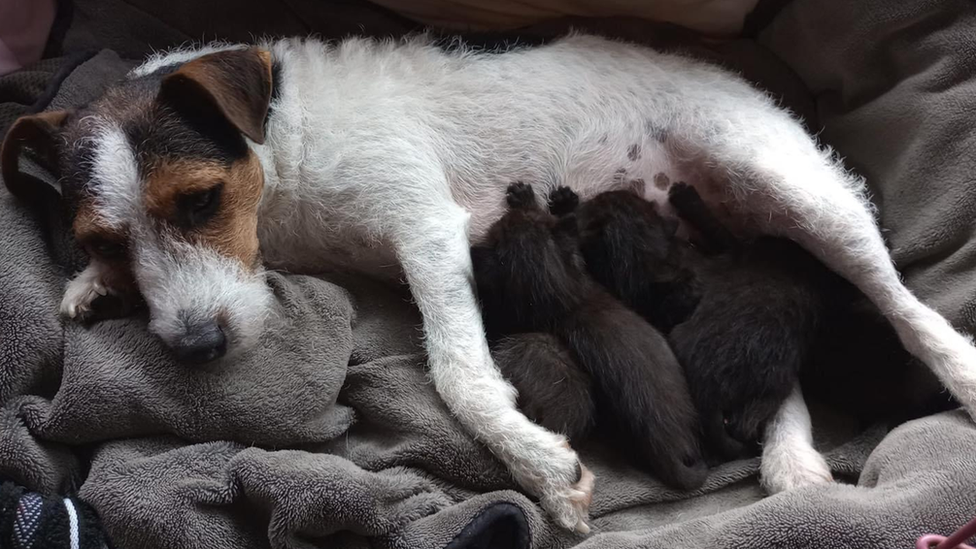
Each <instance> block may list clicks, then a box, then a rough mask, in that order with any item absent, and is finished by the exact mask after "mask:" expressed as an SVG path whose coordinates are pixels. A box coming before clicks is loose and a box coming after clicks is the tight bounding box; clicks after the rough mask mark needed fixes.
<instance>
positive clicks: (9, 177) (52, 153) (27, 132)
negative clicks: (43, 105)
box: [0, 111, 68, 200]
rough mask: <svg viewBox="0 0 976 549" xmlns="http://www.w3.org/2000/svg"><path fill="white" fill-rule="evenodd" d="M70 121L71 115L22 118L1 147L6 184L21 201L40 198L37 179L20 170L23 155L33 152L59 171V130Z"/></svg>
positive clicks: (60, 113)
mask: <svg viewBox="0 0 976 549" xmlns="http://www.w3.org/2000/svg"><path fill="white" fill-rule="evenodd" d="M67 117H68V112H67V111H49V112H42V113H40V114H32V115H28V116H22V117H20V118H18V119H17V121H16V122H14V125H13V126H11V127H10V130H8V131H7V135H6V136H5V137H4V139H3V146H2V147H0V168H2V174H3V182H4V184H5V185H6V186H7V189H8V190H9V191H10V193H11V194H13V195H14V196H15V197H17V198H18V199H21V200H27V199H29V198H31V197H33V196H35V195H36V194H37V192H35V191H37V189H34V188H32V187H34V186H35V185H36V184H37V179H36V178H34V177H32V176H29V175H27V174H25V173H22V172H21V170H20V155H21V152H23V150H24V149H25V148H26V149H31V150H33V151H34V152H35V153H37V154H39V155H40V157H41V160H43V161H45V162H46V163H47V167H49V168H51V169H52V170H57V163H58V158H57V153H58V147H57V138H58V130H60V128H61V126H62V125H63V124H64V121H65V119H66V118H67Z"/></svg>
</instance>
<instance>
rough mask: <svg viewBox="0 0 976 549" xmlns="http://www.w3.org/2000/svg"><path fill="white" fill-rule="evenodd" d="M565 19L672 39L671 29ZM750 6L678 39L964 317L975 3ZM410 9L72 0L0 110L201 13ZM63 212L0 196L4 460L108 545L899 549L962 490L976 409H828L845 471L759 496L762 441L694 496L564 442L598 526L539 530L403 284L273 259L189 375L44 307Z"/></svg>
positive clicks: (50, 90) (138, 326) (62, 238)
mask: <svg viewBox="0 0 976 549" xmlns="http://www.w3.org/2000/svg"><path fill="white" fill-rule="evenodd" d="M194 10H195V11H194ZM221 10H223V12H221ZM228 13H233V17H232V18H233V20H234V21H235V22H234V23H230V19H224V18H223V14H228ZM576 23H577V24H580V23H581V22H580V21H576ZM360 24H362V26H360ZM582 26H584V27H589V28H593V29H595V30H601V31H604V32H610V31H612V33H614V34H616V35H619V36H624V37H626V38H628V39H633V40H642V41H644V42H647V43H650V44H655V45H664V46H667V45H674V44H675V43H677V42H675V41H676V40H679V41H680V40H681V34H682V33H680V32H674V31H672V30H670V29H665V28H661V27H658V26H652V25H648V24H635V23H633V22H630V23H627V24H620V23H618V22H608V21H587V22H582ZM558 27H560V25H548V26H546V27H545V28H544V29H543V28H541V27H540V28H536V29H533V30H531V31H527V33H528V34H535V35H544V34H546V33H551V32H553V31H554V30H558ZM760 27H761V29H760V31H759V32H758V34H757V35H756V36H755V39H754V40H742V41H736V42H731V43H725V44H722V45H716V46H713V47H709V48H706V47H704V46H702V45H700V44H691V43H688V42H684V43H683V45H685V46H691V47H692V49H693V50H694V51H696V52H697V53H699V54H702V55H709V56H711V57H713V58H715V59H716V60H718V61H721V62H725V63H728V64H730V65H732V66H734V67H736V68H738V69H739V70H742V71H743V72H744V73H745V74H746V75H747V76H748V77H750V78H753V79H755V80H757V81H758V82H759V84H760V85H763V86H766V87H767V89H769V90H771V91H772V92H773V93H776V94H778V95H780V96H782V97H783V98H784V101H786V102H787V103H789V104H790V105H791V106H792V107H793V108H794V109H795V110H796V111H797V112H799V113H800V114H802V115H803V116H804V117H805V119H806V122H807V124H808V126H809V127H810V128H811V130H812V131H821V130H822V133H821V134H820V135H821V138H822V140H823V141H824V142H826V143H828V144H830V145H832V146H834V147H835V148H836V149H837V150H838V151H839V152H840V153H841V154H843V155H844V156H845V157H846V158H847V160H848V162H849V166H850V167H851V168H852V169H856V170H858V171H859V172H861V173H862V174H864V175H865V176H867V178H868V181H869V183H870V185H871V191H872V193H873V196H874V198H875V200H876V203H877V204H878V206H879V212H880V213H879V215H880V219H881V223H882V225H883V226H884V228H885V235H886V237H887V239H888V241H889V244H890V246H891V249H892V253H893V255H894V258H895V260H896V261H897V263H898V265H899V266H900V268H901V269H902V270H903V272H904V274H905V277H906V279H907V281H908V282H909V285H910V286H911V287H912V289H913V290H914V291H916V292H917V293H918V294H919V295H920V296H921V297H922V299H923V300H925V301H927V302H928V303H930V304H932V305H933V306H934V307H935V308H936V309H938V310H939V311H940V312H942V313H943V314H945V315H946V316H947V317H948V318H949V319H950V320H951V321H953V322H954V323H956V325H958V326H960V327H963V328H966V329H968V330H970V331H972V329H973V328H974V327H976V307H974V305H976V299H974V298H976V292H974V289H976V277H974V276H973V270H972V269H973V267H974V265H976V239H974V234H973V220H974V213H976V185H974V181H973V180H974V178H976V176H974V174H976V155H973V153H972V151H974V150H976V6H974V5H973V4H972V3H971V2H967V1H966V0H861V1H859V2H849V1H848V0H792V2H789V3H788V4H787V5H785V6H783V7H782V8H781V9H779V10H777V11H775V13H772V14H771V17H769V18H767V20H765V21H763V22H762V24H761V25H760ZM412 28H413V25H412V24H411V23H409V22H408V21H406V20H404V19H401V18H399V17H396V16H393V15H390V14H389V13H387V12H384V11H379V10H376V9H373V8H371V7H369V6H368V5H364V4H359V3H355V2H335V3H334V5H333V4H330V3H324V2H316V1H312V0H308V1H292V2H282V3H281V4H278V3H275V2H257V1H254V2H243V3H242V2H236V3H229V2H209V3H207V5H206V6H196V5H195V4H191V3H189V2H187V3H182V2H175V3H174V2H170V3H164V4H156V3H150V2H148V1H147V2H141V3H140V2H130V3H123V2H120V1H115V0H113V1H101V2H95V1H94V0H85V1H79V2H77V3H75V5H74V13H73V18H72V20H71V25H69V26H67V27H66V28H62V29H60V30H58V29H57V28H56V29H55V30H56V32H54V33H53V37H54V38H55V39H56V40H57V41H58V44H59V45H60V47H61V48H62V51H61V52H60V53H61V57H58V58H56V59H48V60H45V61H42V62H41V63H39V64H37V65H34V66H32V67H28V68H27V69H26V70H24V71H20V72H17V73H14V74H11V75H9V76H7V77H4V78H0V132H2V131H4V130H5V129H6V127H7V126H9V124H10V123H11V122H12V121H13V119H14V118H15V117H16V116H18V115H20V114H23V113H25V112H27V111H28V110H29V109H32V108H33V109H38V108H43V107H47V108H58V107H63V106H70V105H74V104H78V103H82V102H84V101H86V100H87V99H88V98H90V97H92V96H93V95H95V94H97V93H98V91H99V90H100V89H101V87H102V86H104V85H105V83H106V82H108V81H110V80H112V79H114V78H118V77H120V76H122V75H123V74H124V73H125V72H126V71H127V70H128V69H129V68H130V67H131V66H132V65H133V61H132V60H134V59H138V58H139V57H141V56H142V55H144V54H145V53H146V51H147V49H148V48H149V47H156V48H159V47H166V46H170V45H173V44H176V43H179V42H181V41H184V40H186V39H188V38H195V39H199V38H200V37H201V34H202V33H204V32H206V38H215V37H221V38H226V39H231V40H246V39H248V35H249V33H252V32H253V33H260V32H268V33H274V34H305V33H308V32H310V31H318V32H321V33H323V34H325V35H327V36H342V35H344V34H347V33H349V32H359V33H362V32H365V33H369V34H375V35H395V34H401V33H403V32H405V31H409V30H411V29H412ZM562 28H565V25H562ZM98 49H101V51H97V52H96V50H98ZM784 62H785V64H784ZM786 67H789V68H790V69H792V71H794V73H791V72H790V70H789V69H787V68H786ZM34 171H35V174H36V175H37V177H39V178H41V179H48V180H49V181H50V180H51V178H50V176H49V175H48V174H46V172H44V170H43V169H41V168H39V167H35V168H34ZM58 208H59V206H58V204H57V202H56V201H55V200H54V197H53V196H52V201H51V202H49V203H46V204H41V205H35V206H34V207H29V206H27V205H24V204H20V203H17V202H15V201H14V200H13V199H12V197H10V196H9V194H7V193H6V191H0V235H2V236H0V238H2V245H0V296H2V299H0V477H3V478H6V479H9V480H12V481H14V482H16V483H18V484H20V485H23V486H26V487H27V488H29V489H32V490H37V491H40V492H43V493H47V494H55V493H64V492H74V491H77V493H78V495H79V497H80V498H81V499H83V500H85V501H86V502H87V503H89V504H90V505H91V506H92V507H93V508H94V509H95V510H97V512H98V513H99V515H100V517H101V520H102V522H103V526H104V528H105V531H106V532H107V533H108V535H109V536H110V538H111V539H112V542H113V544H114V545H115V546H117V547H131V548H157V547H158V548H179V547H188V548H189V547H208V548H219V547H227V548H245V547H269V546H270V547H349V548H358V547H405V548H406V547H409V548H444V547H451V548H465V547H471V548H489V547H498V548H519V547H568V546H574V545H577V544H578V545H579V546H580V547H600V548H611V547H614V548H630V547H633V548H636V547H662V548H663V547H668V548H675V547H689V548H691V547H696V548H697V547H838V548H840V547H845V548H860V547H863V548H872V549H873V548H878V547H888V548H896V547H905V548H907V547H912V546H913V545H914V541H915V539H916V538H917V537H918V536H920V535H921V534H924V533H928V532H939V533H948V532H949V531H952V530H953V529H955V528H956V527H958V526H959V525H961V524H962V523H964V522H966V521H967V520H968V519H970V518H972V516H973V514H974V512H976V491H973V489H972V487H973V486H974V485H976V453H974V451H973V450H974V449H976V428H974V426H973V424H972V422H971V421H970V420H969V418H968V417H967V416H966V415H965V414H963V413H962V412H960V411H955V412H949V413H945V414H941V415H937V416H932V417H928V418H923V419H921V420H917V421H913V422H910V423H907V424H904V425H901V426H899V427H897V428H896V429H894V430H890V431H889V429H888V427H887V426H886V425H876V426H874V427H871V428H869V429H867V430H857V429H853V428H852V427H851V424H850V423H849V422H847V421H844V418H839V417H836V415H835V414H832V413H831V411H830V410H821V411H820V412H821V413H817V414H815V424H816V431H817V433H816V434H817V439H818V443H819V444H820V445H821V447H822V448H823V449H824V450H825V452H826V455H827V459H828V461H829V463H830V464H831V467H832V469H833V471H834V473H835V476H836V477H837V479H838V481H839V482H838V483H836V484H833V485H829V486H819V487H812V488H807V489H801V490H797V491H794V492H790V493H785V494H780V495H777V496H774V497H765V493H764V492H763V491H762V489H761V488H760V487H759V485H758V482H757V478H756V475H757V471H758V460H745V461H740V462H734V463H728V464H725V465H722V466H720V467H718V468H716V469H714V470H713V471H712V473H711V475H710V477H709V479H708V481H707V483H706V485H705V486H704V487H703V488H702V489H701V490H699V491H697V492H695V493H692V494H686V493H680V492H675V491H671V490H668V489H667V488H665V487H663V486H662V485H661V484H660V483H658V482H657V481H656V480H654V479H653V478H652V477H650V476H648V475H646V474H644V473H642V472H640V471H637V470H634V469H633V468H631V467H629V466H627V465H626V464H625V462H624V460H623V459H621V457H620V456H616V455H614V454H613V453H612V452H609V451H607V450H606V448H605V446H606V445H604V444H601V441H599V440H594V441H592V442H590V443H589V444H587V445H584V446H582V447H580V448H579V449H580V450H581V453H582V457H583V459H584V461H585V463H587V465H588V466H589V467H590V468H591V469H592V470H593V472H594V473H595V474H596V476H597V478H598V484H597V489H596V493H595V496H594V499H593V504H592V507H591V515H592V517H593V522H592V524H593V527H594V533H593V534H591V535H590V536H589V537H587V538H581V537H577V536H574V535H571V534H568V533H565V532H563V531H560V530H558V529H557V528H555V527H554V526H553V525H551V524H549V523H548V522H547V520H546V518H545V516H544V515H542V514H541V512H540V510H539V509H538V508H537V507H536V506H535V505H534V504H533V502H532V501H531V500H530V499H529V498H527V497H526V496H524V495H522V494H520V493H519V492H517V491H515V490H514V484H513V483H512V481H511V480H510V479H509V478H508V477H507V474H506V472H505V470H504V469H503V468H502V467H501V465H500V464H499V463H498V462H496V461H495V459H494V458H493V457H492V456H491V454H490V453H488V452H487V451H486V450H485V449H484V448H482V447H481V446H480V445H478V444H477V443H476V442H474V441H473V440H472V439H471V438H470V437H469V436H467V435H466V434H465V433H464V432H463V431H462V430H461V428H460V426H459V425H458V424H457V423H456V422H455V421H454V420H453V418H452V417H451V416H450V415H449V414H448V412H447V410H446V408H445V406H444V405H443V404H442V403H441V402H440V400H439V399H438V397H437V395H436V393H435V391H434V388H433V386H432V385H431V384H430V383H429V382H428V381H427V379H426V378H425V372H424V355H423V353H422V350H421V347H420V346H419V341H418V337H419V335H420V331H419V317H418V315H417V313H416V311H415V310H414V309H413V308H412V306H411V305H410V303H409V300H408V294H407V293H405V292H403V291H401V290H399V289H396V288H387V287H382V286H378V285H374V284H372V283H369V282H364V281H363V280H362V279H361V278H349V277H344V276H342V275H328V276H323V277H321V278H310V277H302V276H287V275H279V274H273V275H272V276H271V277H270V280H269V282H270V284H272V286H273V287H274V289H275V293H276V296H277V301H278V308H279V310H280V312H281V313H282V314H281V320H280V321H278V323H277V324H275V325H274V326H273V327H272V329H270V330H269V331H268V333H266V334H265V336H264V339H263V341H262V345H261V350H259V351H258V352H256V353H254V354H253V356H248V357H247V358H246V359H244V360H241V361H239V362H234V363H229V364H224V365H220V366H216V367H207V368H199V369H189V368H186V367H184V366H181V365H179V364H177V363H176V362H174V361H173V360H172V359H171V358H170V357H169V355H168V354H167V353H166V352H165V351H164V349H163V348H162V347H161V345H160V344H159V343H158V342H157V341H156V340H155V339H154V338H152V337H150V336H149V335H148V334H147V332H146V329H145V328H146V318H145V317H144V316H136V317H133V318H128V319H123V320H113V321H105V322H101V323H98V324H95V325H93V326H90V327H84V326H80V325H76V324H74V323H62V322H61V321H60V320H59V319H58V317H57V310H58V303H59V301H60V298H61V295H62V291H63V287H64V283H65V281H66V277H67V276H68V275H69V274H71V273H72V272H73V270H75V269H78V268H79V267H81V266H82V265H83V264H84V258H83V257H82V256H80V255H79V252H78V251H77V250H76V249H75V248H74V247H73V244H72V243H71V242H70V241H69V240H68V239H67V237H66V231H65V227H63V226H62V225H61V223H60V219H59V217H58V214H59V211H58ZM85 516H86V517H88V516H89V515H88V514H86V515H85ZM8 518H9V515H5V518H4V520H7V519H8ZM0 527H2V528H0V533H3V532H4V531H6V530H4V529H3V528H6V526H4V525H0Z"/></svg>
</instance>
